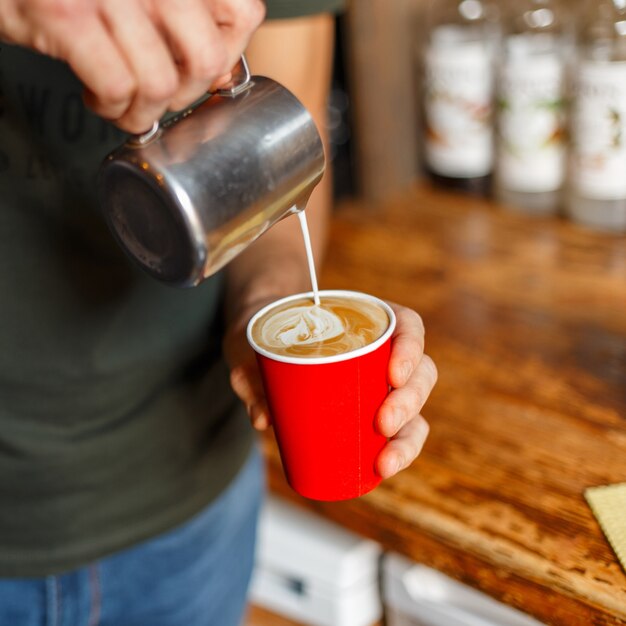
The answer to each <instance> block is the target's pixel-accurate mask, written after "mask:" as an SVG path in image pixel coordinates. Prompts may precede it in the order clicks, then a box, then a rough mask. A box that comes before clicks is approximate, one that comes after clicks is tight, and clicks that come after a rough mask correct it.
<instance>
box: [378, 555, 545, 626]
mask: <svg viewBox="0 0 626 626" xmlns="http://www.w3.org/2000/svg"><path fill="white" fill-rule="evenodd" d="M382 577H383V599H384V603H385V607H386V609H385V615H386V618H387V622H386V623H387V626H542V624H541V623H540V622H538V621H536V620H535V619H533V618H532V617H530V616H528V615H526V614H524V613H522V612H521V611H518V610H516V609H513V608H511V607H509V606H506V605H504V604H501V603H500V602H497V601H496V600H494V599H493V598H490V597H489V596H486V595H485V594H483V593H481V592H480V591H477V590H475V589H472V588H471V587H468V586H466V585H463V584H462V583H459V582H457V581H455V580H453V579H451V578H449V577H448V576H446V575H444V574H442V573H441V572H438V571H436V570H433V569H431V568H429V567H426V566H424V565H419V564H417V563H414V562H413V561H410V560H408V559H407V558H405V557H403V556H400V555H397V554H393V553H388V554H386V555H385V557H384V559H383V566H382Z"/></svg>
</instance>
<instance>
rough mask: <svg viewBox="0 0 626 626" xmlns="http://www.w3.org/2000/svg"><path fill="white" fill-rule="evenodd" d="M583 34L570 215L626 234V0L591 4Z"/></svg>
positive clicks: (584, 17) (599, 0) (577, 80)
mask: <svg viewBox="0 0 626 626" xmlns="http://www.w3.org/2000/svg"><path fill="white" fill-rule="evenodd" d="M579 31H580V32H579V45H578V54H577V60H578V67H577V69H576V73H575V79H574V87H573V90H574V94H573V111H572V147H571V156H570V170H569V184H568V187H569V190H568V203H567V212H568V214H569V216H570V217H571V218H572V219H574V220H576V221H578V222H580V223H583V224H586V225H588V226H591V227H595V228H599V229H605V230H612V231H617V232H626V0H592V1H591V2H589V3H588V4H587V7H586V11H585V12H584V14H583V15H582V19H581V20H580V29H579Z"/></svg>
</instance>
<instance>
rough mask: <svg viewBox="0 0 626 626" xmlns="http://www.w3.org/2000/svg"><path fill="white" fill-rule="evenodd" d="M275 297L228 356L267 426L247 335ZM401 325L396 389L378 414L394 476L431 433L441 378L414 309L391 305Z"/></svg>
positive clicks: (240, 388) (241, 389)
mask: <svg viewBox="0 0 626 626" xmlns="http://www.w3.org/2000/svg"><path fill="white" fill-rule="evenodd" d="M265 304H269V300H268V301H267V302H266V301H263V302H259V303H257V304H256V305H255V307H254V310H248V311H246V312H244V315H243V316H242V318H240V320H239V321H238V322H237V323H235V324H234V325H233V326H232V327H231V330H230V331H229V333H228V334H227V337H226V343H225V348H226V356H227V358H228V361H229V363H230V366H231V384H232V386H233V389H234V390H235V392H236V393H237V395H238V396H239V398H240V399H241V401H242V402H243V403H244V404H245V405H246V407H247V409H248V414H249V415H250V418H251V420H252V425H253V426H254V427H255V428H256V429H257V430H265V429H266V428H267V427H268V425H269V424H270V420H271V418H270V413H269V409H268V406H267V401H266V399H265V394H264V392H263V385H262V382H261V378H260V375H259V371H258V368H257V365H256V360H255V356H254V353H253V351H252V349H251V348H250V347H249V346H248V344H247V341H246V338H245V325H246V324H245V321H246V319H247V317H251V315H252V314H253V313H255V312H256V310H258V309H260V308H261V307H262V306H264V305H265ZM390 306H391V307H392V308H393V310H394V312H395V314H396V318H397V326H396V330H395V332H394V334H393V337H392V344H391V358H390V360H389V370H388V380H389V384H390V385H391V387H392V388H393V389H392V391H391V393H390V394H389V395H388V396H387V398H386V399H385V401H384V402H383V404H382V406H381V407H380V410H379V412H378V415H377V419H376V425H377V428H378V430H379V431H380V433H381V434H383V435H385V436H386V437H388V438H389V442H388V443H387V445H386V446H385V447H384V448H383V450H382V452H381V453H380V455H379V456H378V459H377V462H376V469H377V471H378V473H379V474H380V475H381V476H382V477H383V478H389V477H390V476H393V475H394V474H396V473H397V472H399V471H400V470H402V469H405V468H406V467H408V466H409V465H410V464H411V463H412V462H413V461H414V460H415V458H416V457H417V456H418V455H419V453H420V451H421V449H422V446H423V445H424V442H425V441H426V437H427V436H428V423H427V422H426V420H425V419H424V418H423V417H422V416H421V414H420V411H421V409H422V407H423V406H424V403H425V402H426V400H427V398H428V396H429V395H430V392H431V391H432V389H433V387H434V385H435V383H436V382H437V368H436V367H435V364H434V363H433V361H432V359H431V358H430V357H429V356H427V355H426V354H424V325H423V324H422V320H421V318H420V317H419V315H417V313H415V312H414V311H412V310H411V309H408V308H406V307H403V306H400V305H398V304H393V303H390Z"/></svg>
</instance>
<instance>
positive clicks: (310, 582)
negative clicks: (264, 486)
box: [251, 496, 382, 626]
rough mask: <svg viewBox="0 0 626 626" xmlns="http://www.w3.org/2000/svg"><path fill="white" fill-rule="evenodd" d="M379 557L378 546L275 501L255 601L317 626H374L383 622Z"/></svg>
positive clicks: (265, 527) (264, 516)
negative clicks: (381, 619)
mask: <svg viewBox="0 0 626 626" xmlns="http://www.w3.org/2000/svg"><path fill="white" fill-rule="evenodd" d="M380 556H381V548H380V546H379V545H378V544H377V543H375V542H373V541H369V540H367V539H363V538H362V537H360V536H359V535H356V534H354V533H352V532H349V531H348V530H346V529H345V528H342V527H341V526H339V525H337V524H334V523H332V522H330V521H328V520H326V519H324V518H322V517H320V516H319V515H315V514H314V513H311V512H309V511H305V510H303V509H300V508H298V507H296V506H294V505H292V504H289V503H287V502H285V501H284V500H280V499H278V498H276V497H274V496H270V497H269V498H268V501H267V502H266V504H265V506H264V508H263V510H262V512H261V519H260V523H259V536H258V544H257V556H256V565H255V570H254V572H253V576H252V583H251V600H252V602H253V603H254V604H256V605H259V606H262V607H265V608H267V609H269V610H271V611H273V612H275V613H278V614H279V615H284V616H286V617H289V618H290V619H294V620H296V621H299V622H302V623H305V624H311V625H313V626H372V624H374V623H376V622H377V621H378V620H380V618H381V617H382V603H381V598H380V591H379V562H380Z"/></svg>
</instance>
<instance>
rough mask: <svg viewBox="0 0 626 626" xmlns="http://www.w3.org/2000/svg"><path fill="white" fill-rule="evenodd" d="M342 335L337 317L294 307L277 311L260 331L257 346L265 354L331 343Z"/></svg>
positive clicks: (315, 309) (321, 310) (319, 309)
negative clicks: (329, 341) (321, 342)
mask: <svg viewBox="0 0 626 626" xmlns="http://www.w3.org/2000/svg"><path fill="white" fill-rule="evenodd" d="M344 332H345V328H344V326H343V323H342V322H341V320H340V319H339V317H338V316H337V315H335V314H334V313H333V312H332V311H329V310H328V309H325V308H322V307H321V306H315V305H313V306H298V307H295V308H291V309H285V310H283V311H279V312H278V313H276V314H275V315H273V316H272V317H271V318H270V319H268V320H267V321H266V322H265V324H264V325H263V327H262V328H261V342H262V343H263V345H265V346H267V347H268V349H269V350H275V349H276V348H291V347H293V346H306V345H309V344H311V343H315V342H319V341H328V340H329V339H334V338H335V337H338V336H339V335H341V334H342V333H344Z"/></svg>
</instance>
